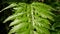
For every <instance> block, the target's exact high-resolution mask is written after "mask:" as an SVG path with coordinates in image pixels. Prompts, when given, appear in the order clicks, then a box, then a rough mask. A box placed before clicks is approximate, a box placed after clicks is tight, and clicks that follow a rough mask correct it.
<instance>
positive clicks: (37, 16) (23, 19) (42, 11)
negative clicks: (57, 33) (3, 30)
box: [4, 2, 54, 34]
mask: <svg viewBox="0 0 60 34" xmlns="http://www.w3.org/2000/svg"><path fill="white" fill-rule="evenodd" d="M17 5H18V6H16V7H14V10H15V13H14V14H13V15H11V16H9V17H8V18H7V19H6V20H5V21H4V23H5V22H7V21H9V20H14V21H13V22H11V24H10V26H14V27H12V29H11V30H10V32H9V34H12V33H15V34H50V32H49V30H48V29H50V22H49V20H48V19H50V20H52V21H53V20H54V19H53V17H52V15H54V14H53V13H51V12H50V10H51V9H52V7H50V6H49V5H46V4H43V3H39V2H33V3H31V4H27V3H18V4H17Z"/></svg>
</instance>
